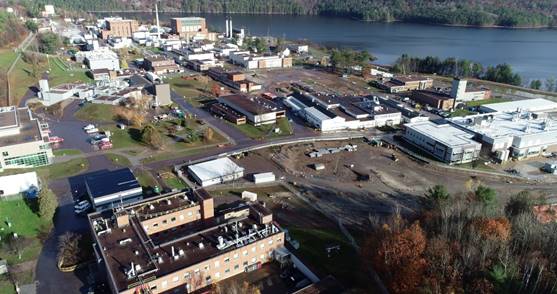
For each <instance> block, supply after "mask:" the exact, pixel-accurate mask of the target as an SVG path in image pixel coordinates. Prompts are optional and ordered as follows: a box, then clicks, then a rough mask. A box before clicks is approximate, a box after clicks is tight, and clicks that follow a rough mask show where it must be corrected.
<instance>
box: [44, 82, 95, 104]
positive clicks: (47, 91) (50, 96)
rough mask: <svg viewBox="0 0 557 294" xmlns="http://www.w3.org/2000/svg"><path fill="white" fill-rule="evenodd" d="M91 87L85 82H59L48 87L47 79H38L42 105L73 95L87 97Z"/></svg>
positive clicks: (54, 102)
mask: <svg viewBox="0 0 557 294" xmlns="http://www.w3.org/2000/svg"><path fill="white" fill-rule="evenodd" d="M90 95H91V89H90V87H89V86H88V85H87V84H61V85H58V86H55V87H52V88H51V87H50V86H49V83H48V80H46V79H43V80H40V81H39V93H38V96H39V98H40V99H41V102H42V104H43V105H46V106H50V105H53V104H56V103H58V102H61V101H64V100H66V99H70V98H73V97H77V96H78V97H80V98H88V97H89V96H90Z"/></svg>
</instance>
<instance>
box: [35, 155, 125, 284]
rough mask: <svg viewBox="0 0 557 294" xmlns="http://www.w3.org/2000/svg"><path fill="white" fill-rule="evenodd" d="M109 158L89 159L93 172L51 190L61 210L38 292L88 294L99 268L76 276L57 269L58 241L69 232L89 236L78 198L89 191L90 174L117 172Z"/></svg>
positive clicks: (43, 258) (41, 265)
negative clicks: (77, 209) (77, 210)
mask: <svg viewBox="0 0 557 294" xmlns="http://www.w3.org/2000/svg"><path fill="white" fill-rule="evenodd" d="M117 168H118V167H117V166H114V165H112V163H111V162H110V160H108V159H107V158H106V157H105V156H103V155H99V156H93V157H91V158H89V170H87V172H85V173H84V174H81V175H78V176H74V177H70V178H67V179H61V180H57V181H53V182H51V183H50V184H49V186H50V188H51V189H52V190H53V191H54V193H55V194H56V195H57V196H58V202H59V206H58V210H57V212H56V216H55V218H54V229H53V230H52V232H51V234H50V236H49V237H48V239H47V240H46V242H45V243H44V247H43V249H42V251H41V254H40V256H39V259H38V262H37V268H36V279H37V280H38V281H39V286H38V293H41V294H42V293H68V294H69V293H87V291H88V290H89V285H90V283H91V282H93V281H95V280H97V279H98V277H95V275H96V274H97V273H96V270H95V269H96V267H95V266H90V267H89V268H83V269H80V270H77V271H75V272H73V273H63V272H60V271H59V270H58V268H57V254H58V249H57V246H58V238H59V237H60V236H61V235H63V234H64V233H66V232H75V233H81V234H89V225H88V222H87V218H86V217H84V216H77V215H76V214H75V213H74V211H73V210H74V209H73V205H74V199H75V197H76V196H77V195H81V194H83V193H84V192H85V190H84V184H83V179H84V177H85V176H86V175H89V174H92V173H96V172H102V171H103V170H113V169H117Z"/></svg>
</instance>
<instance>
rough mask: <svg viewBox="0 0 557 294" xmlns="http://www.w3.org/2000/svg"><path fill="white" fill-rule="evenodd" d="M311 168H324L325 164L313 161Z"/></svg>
mask: <svg viewBox="0 0 557 294" xmlns="http://www.w3.org/2000/svg"><path fill="white" fill-rule="evenodd" d="M313 168H314V169H315V170H324V169H325V164H323V163H315V164H314V165H313Z"/></svg>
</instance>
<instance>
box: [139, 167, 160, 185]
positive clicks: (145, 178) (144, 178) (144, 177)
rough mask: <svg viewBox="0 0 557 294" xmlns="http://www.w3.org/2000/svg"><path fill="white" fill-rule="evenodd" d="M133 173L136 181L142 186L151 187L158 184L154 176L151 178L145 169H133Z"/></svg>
mask: <svg viewBox="0 0 557 294" xmlns="http://www.w3.org/2000/svg"><path fill="white" fill-rule="evenodd" d="M134 174H135V177H136V178H137V181H138V182H139V184H140V185H141V187H143V188H152V187H154V186H156V185H158V183H157V181H156V180H155V178H153V176H152V175H151V173H149V172H147V171H145V170H142V169H140V170H136V171H134Z"/></svg>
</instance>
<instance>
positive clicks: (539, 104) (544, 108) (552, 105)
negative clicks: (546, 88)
mask: <svg viewBox="0 0 557 294" xmlns="http://www.w3.org/2000/svg"><path fill="white" fill-rule="evenodd" d="M516 111H527V112H548V111H557V103H556V102H553V101H550V100H547V99H543V98H536V99H525V100H515V101H508V102H500V103H490V104H484V105H482V106H481V107H480V112H516Z"/></svg>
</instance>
